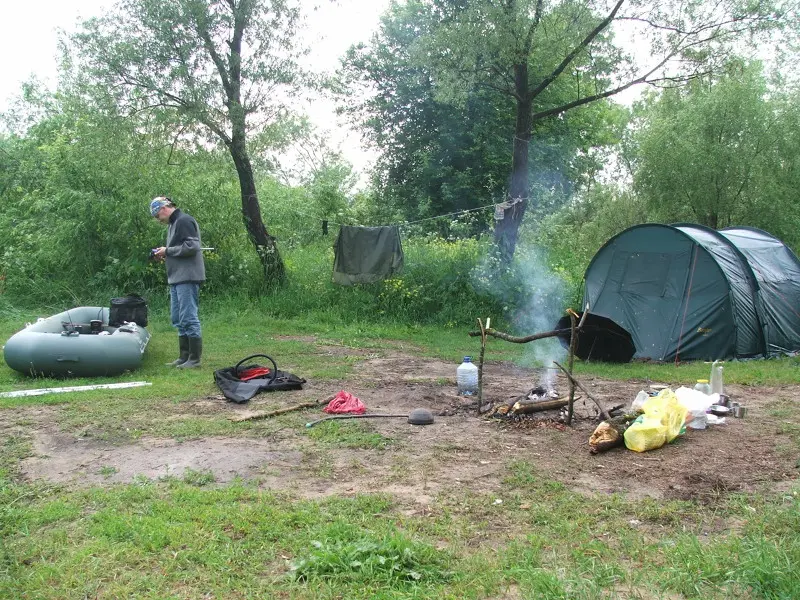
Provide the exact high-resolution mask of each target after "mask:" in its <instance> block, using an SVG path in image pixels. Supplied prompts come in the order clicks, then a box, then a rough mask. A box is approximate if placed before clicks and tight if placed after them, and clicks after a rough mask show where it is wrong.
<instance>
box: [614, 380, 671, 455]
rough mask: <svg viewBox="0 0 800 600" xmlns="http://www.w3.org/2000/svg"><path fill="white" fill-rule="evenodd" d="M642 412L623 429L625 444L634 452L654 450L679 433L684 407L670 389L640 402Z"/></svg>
mask: <svg viewBox="0 0 800 600" xmlns="http://www.w3.org/2000/svg"><path fill="white" fill-rule="evenodd" d="M642 410H643V411H644V414H643V415H642V416H641V417H639V418H638V419H636V420H635V421H634V422H633V423H632V424H631V426H630V427H628V429H626V430H625V435H624V438H625V446H626V447H627V448H628V449H630V450H633V451H635V452H647V451H648V450H655V449H656V448H660V447H661V446H663V445H664V444H667V443H669V442H671V441H672V440H674V439H675V438H676V437H678V435H680V433H681V428H682V427H683V422H684V420H685V419H686V407H685V406H683V405H682V404H679V403H678V399H677V398H676V397H675V393H674V392H673V391H672V390H670V389H665V390H661V392H660V393H659V394H658V396H655V397H653V398H648V399H647V400H645V402H644V403H643V404H642Z"/></svg>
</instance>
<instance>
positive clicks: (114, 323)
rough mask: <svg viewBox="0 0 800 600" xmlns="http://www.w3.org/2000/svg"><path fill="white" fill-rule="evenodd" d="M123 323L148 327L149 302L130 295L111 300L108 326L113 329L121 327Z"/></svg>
mask: <svg viewBox="0 0 800 600" xmlns="http://www.w3.org/2000/svg"><path fill="white" fill-rule="evenodd" d="M123 323H136V324H137V325H139V326H140V327H147V302H146V301H145V299H144V298H142V297H141V296H138V295H136V294H128V295H127V296H123V297H122V298H112V299H111V309H110V310H109V312H108V324H109V325H110V326H111V327H119V326H120V325H122V324H123Z"/></svg>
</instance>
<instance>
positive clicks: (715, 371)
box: [711, 360, 724, 394]
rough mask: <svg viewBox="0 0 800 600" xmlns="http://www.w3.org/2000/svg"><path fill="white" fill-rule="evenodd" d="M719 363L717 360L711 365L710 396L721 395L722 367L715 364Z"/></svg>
mask: <svg viewBox="0 0 800 600" xmlns="http://www.w3.org/2000/svg"><path fill="white" fill-rule="evenodd" d="M717 363H719V361H718V360H715V361H714V362H713V363H712V364H711V393H712V394H723V393H724V391H723V389H722V388H723V386H722V365H720V364H717Z"/></svg>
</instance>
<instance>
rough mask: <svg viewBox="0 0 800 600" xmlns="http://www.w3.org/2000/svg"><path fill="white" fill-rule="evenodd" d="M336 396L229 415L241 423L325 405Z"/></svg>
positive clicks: (235, 421) (231, 418) (234, 420)
mask: <svg viewBox="0 0 800 600" xmlns="http://www.w3.org/2000/svg"><path fill="white" fill-rule="evenodd" d="M335 397H336V396H335V395H332V396H328V397H327V398H324V399H322V400H317V401H316V402H304V403H302V404H296V405H295V406H287V407H286V408H278V409H276V410H270V411H265V412H258V413H251V414H246V415H234V416H232V417H229V420H231V421H233V422H234V423H241V422H242V421H255V420H256V419H268V418H270V417H277V416H278V415H284V414H286V413H290V412H294V411H296V410H304V409H306V408H317V407H320V406H325V405H326V404H328V403H329V402H330V401H331V400H333V399H334V398H335Z"/></svg>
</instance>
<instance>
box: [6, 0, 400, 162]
mask: <svg viewBox="0 0 800 600" xmlns="http://www.w3.org/2000/svg"><path fill="white" fill-rule="evenodd" d="M301 2H302V3H303V4H304V7H305V8H306V12H307V14H308V28H309V30H308V34H307V35H308V39H309V40H313V43H312V44H311V47H312V60H313V64H314V66H315V68H316V69H326V70H330V71H332V70H334V69H335V68H336V66H337V64H338V58H339V57H340V56H342V55H343V54H344V52H345V51H346V50H347V48H349V47H350V45H352V44H355V43H357V42H360V41H367V40H368V39H369V37H370V36H371V34H372V32H373V31H374V30H375V29H376V28H377V25H378V20H379V17H380V15H381V14H382V13H383V11H384V10H385V9H386V7H387V6H388V4H389V0H301ZM113 4H114V2H113V1H112V0H34V1H31V0H29V1H28V2H4V3H3V8H2V13H1V14H2V19H0V56H2V57H3V59H2V61H1V62H0V110H3V109H4V108H6V107H7V106H8V104H9V102H10V101H11V100H12V98H13V97H14V96H15V95H17V94H18V93H19V91H20V86H21V84H22V83H23V82H24V81H26V80H27V79H29V78H30V77H31V75H35V76H36V77H37V78H38V79H40V80H41V81H43V82H45V83H47V84H48V85H49V86H50V87H51V89H52V88H54V87H55V83H56V74H57V45H56V44H57V39H58V35H57V30H58V29H63V30H66V31H74V30H75V24H76V22H77V21H78V20H79V19H81V20H82V19H88V18H90V17H94V16H101V15H103V14H104V12H105V9H106V8H107V7H110V6H112V5H113ZM315 7H316V10H315V9H314V8H315ZM333 108H334V107H333V105H332V104H331V103H330V102H329V101H326V100H324V99H319V100H317V101H314V102H313V103H312V104H311V105H309V106H307V107H306V109H307V112H308V114H309V116H310V118H311V120H312V121H313V122H314V123H315V124H317V125H318V126H319V127H320V128H322V129H324V130H327V131H328V132H329V133H330V136H329V139H330V141H331V142H332V145H333V146H339V147H340V149H341V151H342V153H343V154H344V156H345V157H346V158H347V159H348V160H349V161H350V162H351V163H353V165H354V167H355V169H356V170H357V171H363V170H364V169H365V168H367V167H368V166H369V164H370V163H371V156H370V153H369V152H368V151H365V150H364V149H363V148H361V143H360V139H359V136H358V134H357V133H356V132H355V131H352V130H351V129H349V128H348V127H347V126H346V125H345V124H344V123H343V122H342V123H339V122H337V117H336V116H335V114H334V112H333Z"/></svg>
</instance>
